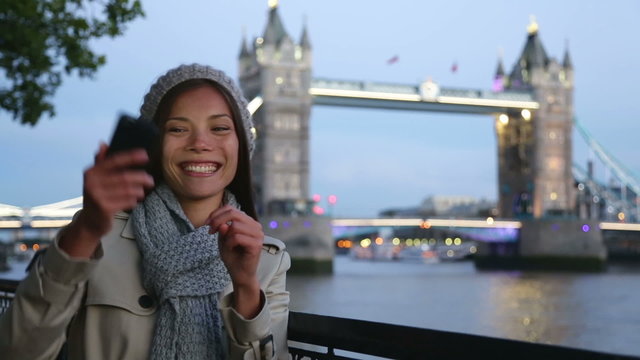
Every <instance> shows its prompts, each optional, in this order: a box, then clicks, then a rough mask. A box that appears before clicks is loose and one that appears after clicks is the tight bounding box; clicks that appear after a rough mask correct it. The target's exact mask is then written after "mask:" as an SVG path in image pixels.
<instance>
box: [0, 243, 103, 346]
mask: <svg viewBox="0 0 640 360" xmlns="http://www.w3.org/2000/svg"><path fill="white" fill-rule="evenodd" d="M94 263H95V262H93V261H76V260H73V259H71V258H69V257H68V255H66V254H64V253H63V252H61V251H60V249H59V248H57V247H56V245H55V244H53V245H52V246H51V247H50V248H49V249H47V252H46V253H45V254H43V255H42V256H41V258H39V259H37V261H36V263H35V264H34V266H33V267H32V268H31V270H30V272H29V275H28V276H27V277H26V278H25V279H24V280H23V281H22V282H21V283H20V285H19V286H18V289H17V291H16V296H15V298H14V299H13V302H12V304H11V306H10V308H9V309H8V310H7V311H6V313H5V314H3V315H2V317H1V318H0V333H1V334H2V335H3V336H0V354H3V356H8V358H9V359H54V358H55V357H56V356H57V353H58V352H59V350H60V347H61V346H62V344H64V341H65V335H66V328H67V326H68V325H69V322H70V321H71V319H72V317H73V315H74V314H75V313H76V311H77V309H78V308H79V307H80V305H81V302H82V297H83V294H84V289H85V283H86V279H87V278H88V276H89V274H90V273H91V270H92V269H93V267H94V265H95V264H94Z"/></svg>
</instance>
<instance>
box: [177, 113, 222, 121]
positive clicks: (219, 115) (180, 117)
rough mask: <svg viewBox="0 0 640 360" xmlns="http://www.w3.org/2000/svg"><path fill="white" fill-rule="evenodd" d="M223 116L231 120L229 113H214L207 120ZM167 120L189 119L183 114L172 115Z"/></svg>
mask: <svg viewBox="0 0 640 360" xmlns="http://www.w3.org/2000/svg"><path fill="white" fill-rule="evenodd" d="M224 117H226V118H229V120H231V121H233V117H232V116H231V115H229V114H214V115H211V116H209V117H208V118H207V120H215V119H219V118H224ZM169 120H179V121H189V118H186V117H183V116H173V117H170V118H167V121H169Z"/></svg>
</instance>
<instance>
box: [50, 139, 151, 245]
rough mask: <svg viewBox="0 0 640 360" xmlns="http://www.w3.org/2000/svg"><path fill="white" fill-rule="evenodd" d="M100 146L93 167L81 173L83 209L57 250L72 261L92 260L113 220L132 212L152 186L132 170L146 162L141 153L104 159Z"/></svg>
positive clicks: (143, 175)
mask: <svg viewBox="0 0 640 360" xmlns="http://www.w3.org/2000/svg"><path fill="white" fill-rule="evenodd" d="M107 149H108V147H107V145H105V144H101V145H100V149H99V151H98V154H97V155H96V157H95V163H94V165H93V166H92V167H90V168H88V169H87V170H86V171H85V172H84V186H83V208H82V211H81V212H80V214H79V215H78V217H77V218H76V219H75V220H74V221H73V222H72V223H71V224H70V225H69V226H68V227H67V228H66V229H65V232H64V233H63V234H62V236H61V239H60V243H59V246H60V248H61V249H62V250H64V251H65V252H66V253H67V254H69V255H70V256H73V257H91V255H92V254H93V253H94V251H95V249H96V248H97V246H98V245H99V243H100V239H101V238H102V236H104V235H106V234H107V232H109V230H110V229H111V226H112V225H113V216H114V215H115V214H116V213H117V212H119V211H122V210H128V209H132V208H133V207H135V206H136V204H137V203H138V202H139V201H141V200H142V199H143V198H144V195H145V189H150V188H152V187H153V186H154V183H153V178H152V177H151V175H149V174H148V173H146V172H145V171H143V170H136V169H134V168H135V167H140V166H143V165H145V164H146V163H147V162H148V161H149V158H148V156H147V153H146V152H145V151H144V150H142V149H136V150H132V151H123V152H119V153H116V154H113V155H112V156H109V157H107V156H106V153H107Z"/></svg>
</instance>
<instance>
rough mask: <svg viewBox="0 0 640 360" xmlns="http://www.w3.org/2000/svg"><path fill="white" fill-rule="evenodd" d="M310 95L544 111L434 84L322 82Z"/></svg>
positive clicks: (427, 107) (394, 104)
mask: <svg viewBox="0 0 640 360" xmlns="http://www.w3.org/2000/svg"><path fill="white" fill-rule="evenodd" d="M309 95H311V96H312V98H313V103H314V104H315V105H328V106H346V107H361V108H374V109H388V110H409V111H430V112H433V111H435V112H451V113H467V114H484V115H496V114H503V113H507V112H509V110H511V111H518V112H520V111H521V110H523V109H528V110H536V109H538V108H539V107H540V105H539V104H538V102H537V101H535V100H534V99H533V95H532V94H531V93H530V92H524V91H501V92H494V91H490V90H478V89H459V88H440V87H439V86H438V85H437V84H436V83H433V82H430V81H425V82H424V83H422V84H420V85H407V84H393V83H378V82H368V81H346V80H332V79H322V78H318V79H313V80H312V81H311V87H310V88H309ZM262 103H263V99H262V97H261V96H260V95H259V96H256V97H255V98H254V99H252V100H251V101H250V102H249V111H250V112H251V114H254V113H255V112H256V111H257V110H258V109H259V108H260V106H261V105H262Z"/></svg>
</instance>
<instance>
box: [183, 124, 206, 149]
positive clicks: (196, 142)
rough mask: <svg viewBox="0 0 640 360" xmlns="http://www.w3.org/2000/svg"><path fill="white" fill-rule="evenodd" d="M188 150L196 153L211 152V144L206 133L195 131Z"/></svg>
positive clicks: (190, 138)
mask: <svg viewBox="0 0 640 360" xmlns="http://www.w3.org/2000/svg"><path fill="white" fill-rule="evenodd" d="M187 150H189V151H195V152H203V151H211V144H210V141H209V139H208V138H207V133H206V131H202V130H198V129H196V130H193V132H192V133H191V136H190V137H189V143H188V144H187Z"/></svg>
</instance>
